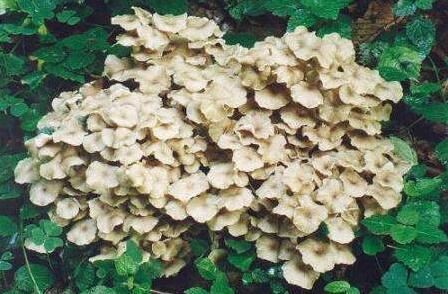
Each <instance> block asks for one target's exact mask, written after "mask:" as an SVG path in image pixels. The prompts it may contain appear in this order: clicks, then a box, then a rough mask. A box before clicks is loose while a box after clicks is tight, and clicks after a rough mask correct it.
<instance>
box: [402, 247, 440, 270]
mask: <svg viewBox="0 0 448 294" xmlns="http://www.w3.org/2000/svg"><path fill="white" fill-rule="evenodd" d="M432 255H433V252H432V250H431V249H429V248H427V247H424V246H421V245H416V244H411V245H404V246H399V247H397V248H396V249H395V251H394V256H395V257H396V258H397V260H399V261H401V262H402V263H403V264H405V265H406V266H408V267H409V268H410V269H412V270H413V271H418V270H420V269H421V268H422V267H424V266H426V265H428V264H429V262H430V261H431V258H432Z"/></svg>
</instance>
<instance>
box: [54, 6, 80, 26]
mask: <svg viewBox="0 0 448 294" xmlns="http://www.w3.org/2000/svg"><path fill="white" fill-rule="evenodd" d="M56 18H57V20H58V21H59V22H61V23H66V24H68V25H71V26H72V25H75V24H77V23H78V22H79V21H80V20H81V18H80V17H79V16H77V15H76V11H74V10H70V9H68V10H64V11H61V12H59V13H57V14H56Z"/></svg>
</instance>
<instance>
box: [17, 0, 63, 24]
mask: <svg viewBox="0 0 448 294" xmlns="http://www.w3.org/2000/svg"><path fill="white" fill-rule="evenodd" d="M16 1H17V5H18V7H19V9H20V10H22V11H23V12H26V13H28V14H29V15H30V16H31V18H32V20H33V22H34V23H36V24H42V23H43V22H44V20H45V19H51V18H53V16H54V13H53V10H54V9H55V8H56V4H57V1H55V0H16Z"/></svg>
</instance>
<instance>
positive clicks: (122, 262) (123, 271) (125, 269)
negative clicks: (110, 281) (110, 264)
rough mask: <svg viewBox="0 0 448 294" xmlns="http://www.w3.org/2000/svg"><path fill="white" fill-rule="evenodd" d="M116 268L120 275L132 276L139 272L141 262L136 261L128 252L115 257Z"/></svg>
mask: <svg viewBox="0 0 448 294" xmlns="http://www.w3.org/2000/svg"><path fill="white" fill-rule="evenodd" d="M114 264H115V270H116V271H117V274H118V275H120V276H130V275H133V274H135V273H136V272H137V270H138V267H139V264H138V263H137V262H135V260H134V258H132V257H131V256H129V255H127V254H122V255H121V256H120V257H118V258H117V259H115V261H114Z"/></svg>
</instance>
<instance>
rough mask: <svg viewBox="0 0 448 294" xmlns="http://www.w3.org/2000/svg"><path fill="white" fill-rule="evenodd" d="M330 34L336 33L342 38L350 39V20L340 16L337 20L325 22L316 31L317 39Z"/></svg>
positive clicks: (347, 17) (345, 16)
mask: <svg viewBox="0 0 448 294" xmlns="http://www.w3.org/2000/svg"><path fill="white" fill-rule="evenodd" d="M331 33H338V34H339V35H340V36H341V37H343V38H347V39H351V37H352V19H351V18H350V17H349V16H347V15H340V16H339V17H338V19H337V20H334V21H330V22H326V23H325V24H323V25H321V26H319V29H318V30H317V35H318V36H319V37H323V36H324V35H326V34H331Z"/></svg>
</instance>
